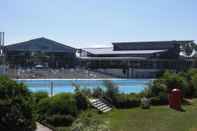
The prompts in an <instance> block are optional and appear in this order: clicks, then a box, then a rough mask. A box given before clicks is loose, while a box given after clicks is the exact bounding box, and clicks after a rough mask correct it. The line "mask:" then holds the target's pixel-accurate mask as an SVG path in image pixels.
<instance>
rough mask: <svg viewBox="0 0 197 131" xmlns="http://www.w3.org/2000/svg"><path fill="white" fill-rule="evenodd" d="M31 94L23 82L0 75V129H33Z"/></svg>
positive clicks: (14, 130)
mask: <svg viewBox="0 0 197 131" xmlns="http://www.w3.org/2000/svg"><path fill="white" fill-rule="evenodd" d="M30 102H31V95H30V92H29V91H28V89H27V88H26V87H25V85H23V84H18V83H16V82H15V81H13V80H10V79H8V78H7V77H0V130H1V131H7V130H9V131H27V130H28V131H33V130H35V128H36V125H35V120H34V118H33V113H32V106H31V103H30Z"/></svg>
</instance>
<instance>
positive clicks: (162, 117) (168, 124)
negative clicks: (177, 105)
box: [102, 101, 197, 131]
mask: <svg viewBox="0 0 197 131" xmlns="http://www.w3.org/2000/svg"><path fill="white" fill-rule="evenodd" d="M184 109H185V112H178V111H175V110H172V109H169V108H168V107H167V106H157V107H155V106H154V107H151V109H148V110H143V109H140V108H133V109H128V110H114V111H112V112H110V113H108V114H106V115H102V119H104V120H106V121H108V122H109V125H110V128H111V130H112V131H197V101H195V102H194V104H193V105H190V106H184Z"/></svg>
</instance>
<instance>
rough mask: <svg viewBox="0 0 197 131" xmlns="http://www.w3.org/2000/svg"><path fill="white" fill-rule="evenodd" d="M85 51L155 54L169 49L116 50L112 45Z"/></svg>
mask: <svg viewBox="0 0 197 131" xmlns="http://www.w3.org/2000/svg"><path fill="white" fill-rule="evenodd" d="M83 50H84V51H87V52H89V53H91V54H94V55H121V54H133V55H134V54H154V53H161V52H166V51H167V50H121V51H115V50H113V48H112V47H106V48H84V49H83Z"/></svg>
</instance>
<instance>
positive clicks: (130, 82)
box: [17, 79, 152, 94]
mask: <svg viewBox="0 0 197 131" xmlns="http://www.w3.org/2000/svg"><path fill="white" fill-rule="evenodd" d="M103 81H104V80H101V79H100V80H82V79H81V80H72V79H70V80H68V79H46V80H44V79H43V80H42V79H32V80H31V79H20V80H17V82H23V83H24V84H26V85H27V87H28V88H29V89H30V91H32V92H38V91H44V92H48V93H49V94H51V92H53V94H57V93H62V92H70V93H73V92H74V88H73V86H72V84H73V83H75V84H78V85H80V87H82V88H90V89H93V88H96V87H101V88H103V87H104V85H103ZM111 81H112V82H113V83H115V84H116V85H117V86H118V87H119V91H120V92H122V93H139V92H141V91H143V90H144V88H145V87H147V84H148V83H150V82H151V81H152V80H151V79H112V80H111ZM51 86H53V88H51Z"/></svg>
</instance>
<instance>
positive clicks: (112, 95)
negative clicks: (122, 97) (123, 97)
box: [103, 80, 119, 103]
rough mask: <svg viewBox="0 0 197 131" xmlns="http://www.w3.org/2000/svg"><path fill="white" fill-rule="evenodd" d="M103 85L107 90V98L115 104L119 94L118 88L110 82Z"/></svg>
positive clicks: (105, 92)
mask: <svg viewBox="0 0 197 131" xmlns="http://www.w3.org/2000/svg"><path fill="white" fill-rule="evenodd" d="M103 83H104V87H105V88H106V90H105V91H104V95H105V97H107V98H108V100H109V101H110V102H111V103H114V102H115V101H116V95H117V94H119V90H118V86H117V85H116V84H114V83H113V82H112V81H109V80H106V81H103Z"/></svg>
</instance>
